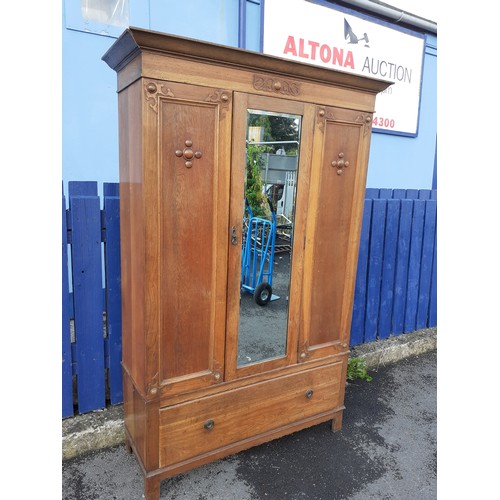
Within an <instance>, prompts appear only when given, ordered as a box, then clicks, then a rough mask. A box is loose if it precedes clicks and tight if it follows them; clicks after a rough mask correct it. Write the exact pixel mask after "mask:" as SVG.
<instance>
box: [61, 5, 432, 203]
mask: <svg viewBox="0 0 500 500" xmlns="http://www.w3.org/2000/svg"><path fill="white" fill-rule="evenodd" d="M260 3H261V2H260V0H211V1H209V2H208V1H206V0H189V1H185V2H178V1H176V0H129V6H130V9H129V11H130V14H129V25H131V26H137V27H141V28H146V29H152V30H156V31H161V32H167V33H172V34H175V35H181V36H186V37H190V38H197V39H200V40H206V41H211V42H215V43H220V44H224V45H230V46H235V47H237V46H241V47H245V48H247V49H249V50H255V51H259V49H260V39H261V5H260ZM286 14H287V13H286V12H285V13H284V17H283V19H281V20H280V22H286ZM289 14H290V15H293V13H289ZM85 30H88V31H85ZM121 31H122V28H118V27H107V26H102V25H98V24H96V23H88V22H87V23H85V22H84V20H83V19H82V17H81V10H80V2H78V0H77V1H75V0H64V3H63V19H62V47H63V53H62V65H63V67H62V78H63V82H62V88H63V95H62V144H63V151H62V173H63V181H64V184H65V185H66V186H67V183H68V181H87V180H92V181H97V185H98V186H99V187H100V186H102V185H103V184H104V183H106V182H117V181H118V180H119V178H118V106H117V95H116V74H115V72H114V71H112V70H111V69H110V68H109V67H108V66H107V65H106V64H105V63H104V62H103V61H102V60H101V57H102V55H103V54H104V53H105V52H106V51H107V50H108V48H109V47H110V46H111V45H112V44H113V42H114V41H115V38H116V37H117V36H118V35H119V33H120V32H121ZM436 73H437V38H436V37H435V36H433V35H428V36H427V41H426V51H425V59H424V71H423V82H422V94H421V104H420V121H419V130H418V136H417V137H414V138H413V137H402V136H396V135H389V134H382V133H374V134H373V137H372V146H371V151H370V161H369V169H368V181H367V185H368V187H377V188H380V187H383V188H405V189H430V188H431V187H433V179H434V172H435V156H436V139H437V134H436V126H437V124H436V99H437V97H436V94H437V90H436V87H437V75H436ZM99 194H100V195H101V194H102V193H99Z"/></svg>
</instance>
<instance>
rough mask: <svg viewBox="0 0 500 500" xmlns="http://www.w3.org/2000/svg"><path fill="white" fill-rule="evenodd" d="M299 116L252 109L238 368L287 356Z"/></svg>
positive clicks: (243, 231) (248, 131)
mask: <svg viewBox="0 0 500 500" xmlns="http://www.w3.org/2000/svg"><path fill="white" fill-rule="evenodd" d="M300 128H301V117H300V116H298V115H290V114H283V113H272V112H269V111H260V110H248V112H247V142H246V144H247V154H246V172H245V189H244V193H245V199H244V200H242V213H243V230H242V249H241V250H242V259H241V262H242V264H241V299H240V319H239V330H238V366H243V365H248V364H252V363H258V362H261V361H265V360H269V359H273V358H279V357H283V356H285V355H286V346H287V324H288V297H289V290H290V275H291V274H290V269H291V255H292V247H293V221H294V212H295V196H296V191H297V188H296V182H297V173H298V154H299V144H300Z"/></svg>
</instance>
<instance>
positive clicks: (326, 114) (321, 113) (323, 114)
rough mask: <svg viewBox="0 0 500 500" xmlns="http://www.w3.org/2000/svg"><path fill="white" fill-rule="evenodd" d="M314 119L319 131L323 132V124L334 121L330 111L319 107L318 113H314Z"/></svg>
mask: <svg viewBox="0 0 500 500" xmlns="http://www.w3.org/2000/svg"><path fill="white" fill-rule="evenodd" d="M316 119H317V123H318V126H319V128H320V130H322V131H323V130H324V128H325V122H326V121H327V120H330V121H333V120H335V115H334V114H333V112H332V111H331V110H330V109H328V108H325V107H323V106H321V107H318V112H317V113H316Z"/></svg>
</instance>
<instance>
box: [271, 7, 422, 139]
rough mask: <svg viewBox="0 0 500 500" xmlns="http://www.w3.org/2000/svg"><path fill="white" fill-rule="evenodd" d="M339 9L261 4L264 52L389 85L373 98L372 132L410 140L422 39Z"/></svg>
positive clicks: (414, 122) (413, 132)
mask: <svg viewBox="0 0 500 500" xmlns="http://www.w3.org/2000/svg"><path fill="white" fill-rule="evenodd" d="M338 9H340V7H336V8H332V7H331V6H330V4H328V6H326V5H320V4H317V3H312V2H309V1H306V0H287V1H286V2H284V1H283V0H265V2H264V44H263V52H264V53H266V54H270V55H274V56H278V57H282V58H285V59H292V60H294V61H300V62H303V63H308V64H314V65H317V66H324V67H326V68H331V69H336V70H340V71H346V72H349V73H355V74H358V75H363V76H367V77H372V78H379V79H382V80H389V81H391V82H394V83H393V85H391V86H390V87H389V88H388V89H386V90H385V91H383V92H381V93H379V94H378V95H377V98H376V103H375V115H374V119H373V129H374V131H379V132H387V133H396V134H400V135H408V136H415V135H416V134H417V130H418V115H419V105H420V87H421V79H422V65H423V56H424V48H425V37H424V35H420V34H417V33H413V32H410V31H408V30H402V29H394V28H392V27H389V26H388V25H386V24H380V22H375V21H372V20H368V18H367V17H366V16H362V15H361V14H356V13H354V12H352V11H350V10H346V9H343V10H338ZM370 19H371V18H370Z"/></svg>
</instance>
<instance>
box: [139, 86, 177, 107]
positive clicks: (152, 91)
mask: <svg viewBox="0 0 500 500" xmlns="http://www.w3.org/2000/svg"><path fill="white" fill-rule="evenodd" d="M158 87H159V88H158ZM144 92H145V94H146V100H147V101H148V103H149V107H150V108H151V109H152V110H153V111H154V112H155V113H157V112H158V98H159V97H160V96H163V97H175V96H174V93H173V92H172V91H171V90H170V89H169V88H168V87H167V86H166V85H163V84H160V85H158V84H157V83H155V82H146V83H145V84H144Z"/></svg>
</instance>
